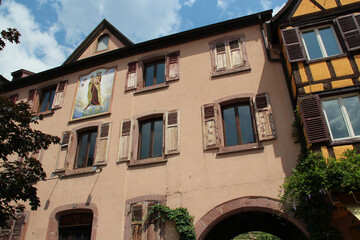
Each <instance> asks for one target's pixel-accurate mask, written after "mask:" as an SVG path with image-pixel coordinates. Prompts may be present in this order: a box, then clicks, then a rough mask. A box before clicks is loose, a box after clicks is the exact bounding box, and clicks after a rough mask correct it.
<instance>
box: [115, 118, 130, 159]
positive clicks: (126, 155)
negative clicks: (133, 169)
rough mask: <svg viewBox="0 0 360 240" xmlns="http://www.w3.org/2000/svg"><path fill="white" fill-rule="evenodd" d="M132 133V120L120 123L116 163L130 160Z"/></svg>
mask: <svg viewBox="0 0 360 240" xmlns="http://www.w3.org/2000/svg"><path fill="white" fill-rule="evenodd" d="M132 133H133V120H131V119H130V120H123V121H121V125H120V141H119V158H118V162H120V161H122V160H130V159H131V142H132Z"/></svg>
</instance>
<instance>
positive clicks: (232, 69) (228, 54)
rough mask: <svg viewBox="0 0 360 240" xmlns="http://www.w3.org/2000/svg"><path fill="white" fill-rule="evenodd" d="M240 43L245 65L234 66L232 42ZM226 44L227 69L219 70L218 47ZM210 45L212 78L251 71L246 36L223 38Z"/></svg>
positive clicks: (238, 35)
mask: <svg viewBox="0 0 360 240" xmlns="http://www.w3.org/2000/svg"><path fill="white" fill-rule="evenodd" d="M233 41H238V43H239V49H240V51H241V53H242V58H243V62H244V63H243V64H241V65H233V63H232V57H231V52H232V49H231V48H230V42H233ZM221 44H224V46H225V50H224V52H225V57H226V67H224V68H221V69H217V61H216V58H217V46H218V45H221ZM209 45H210V57H211V74H212V77H217V76H221V75H226V74H231V73H236V72H241V71H247V70H251V68H250V64H249V61H248V55H247V51H246V46H245V45H246V41H245V35H244V34H237V35H232V36H227V37H223V38H220V39H216V40H214V41H211V42H210V43H209Z"/></svg>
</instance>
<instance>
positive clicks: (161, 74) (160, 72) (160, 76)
mask: <svg viewBox="0 0 360 240" xmlns="http://www.w3.org/2000/svg"><path fill="white" fill-rule="evenodd" d="M164 81H165V63H159V64H158V65H157V69H156V84H159V83H164Z"/></svg>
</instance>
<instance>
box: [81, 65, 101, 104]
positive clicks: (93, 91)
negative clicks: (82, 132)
mask: <svg viewBox="0 0 360 240" xmlns="http://www.w3.org/2000/svg"><path fill="white" fill-rule="evenodd" d="M100 84H101V72H98V73H97V74H96V77H94V75H91V79H90V82H89V87H88V94H87V96H88V105H87V106H86V107H85V108H84V110H86V109H87V108H88V107H89V106H90V105H97V106H100V105H101V91H100Z"/></svg>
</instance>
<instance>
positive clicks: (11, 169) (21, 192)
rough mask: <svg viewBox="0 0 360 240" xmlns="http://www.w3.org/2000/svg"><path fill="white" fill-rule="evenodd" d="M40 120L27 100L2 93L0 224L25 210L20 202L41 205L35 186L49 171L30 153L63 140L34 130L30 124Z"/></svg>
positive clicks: (0, 113) (0, 99) (0, 122)
mask: <svg viewBox="0 0 360 240" xmlns="http://www.w3.org/2000/svg"><path fill="white" fill-rule="evenodd" d="M39 120H42V116H34V115H32V114H31V112H30V108H29V105H28V104H27V103H24V102H20V103H17V104H15V103H13V102H12V101H10V100H9V99H8V98H6V97H1V96H0V126H1V128H0V169H1V170H0V227H1V226H4V225H5V223H6V221H7V220H8V219H9V218H11V217H13V216H14V215H15V213H19V212H23V211H24V205H23V204H21V202H26V201H29V205H30V206H31V210H36V209H37V208H38V207H39V206H40V201H39V198H38V197H37V195H36V194H37V189H36V187H34V186H33V185H34V184H36V183H37V182H38V181H40V180H44V179H45V177H46V174H45V172H44V170H43V168H42V166H41V163H40V162H39V161H38V160H37V159H36V158H34V157H32V156H31V153H34V152H38V151H40V150H41V149H47V148H48V147H49V145H50V144H52V143H59V141H60V139H59V138H58V137H56V136H51V135H48V134H44V133H42V132H41V131H38V130H34V129H32V128H31V124H38V121H39ZM16 158H17V159H16ZM14 159H16V160H14Z"/></svg>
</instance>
